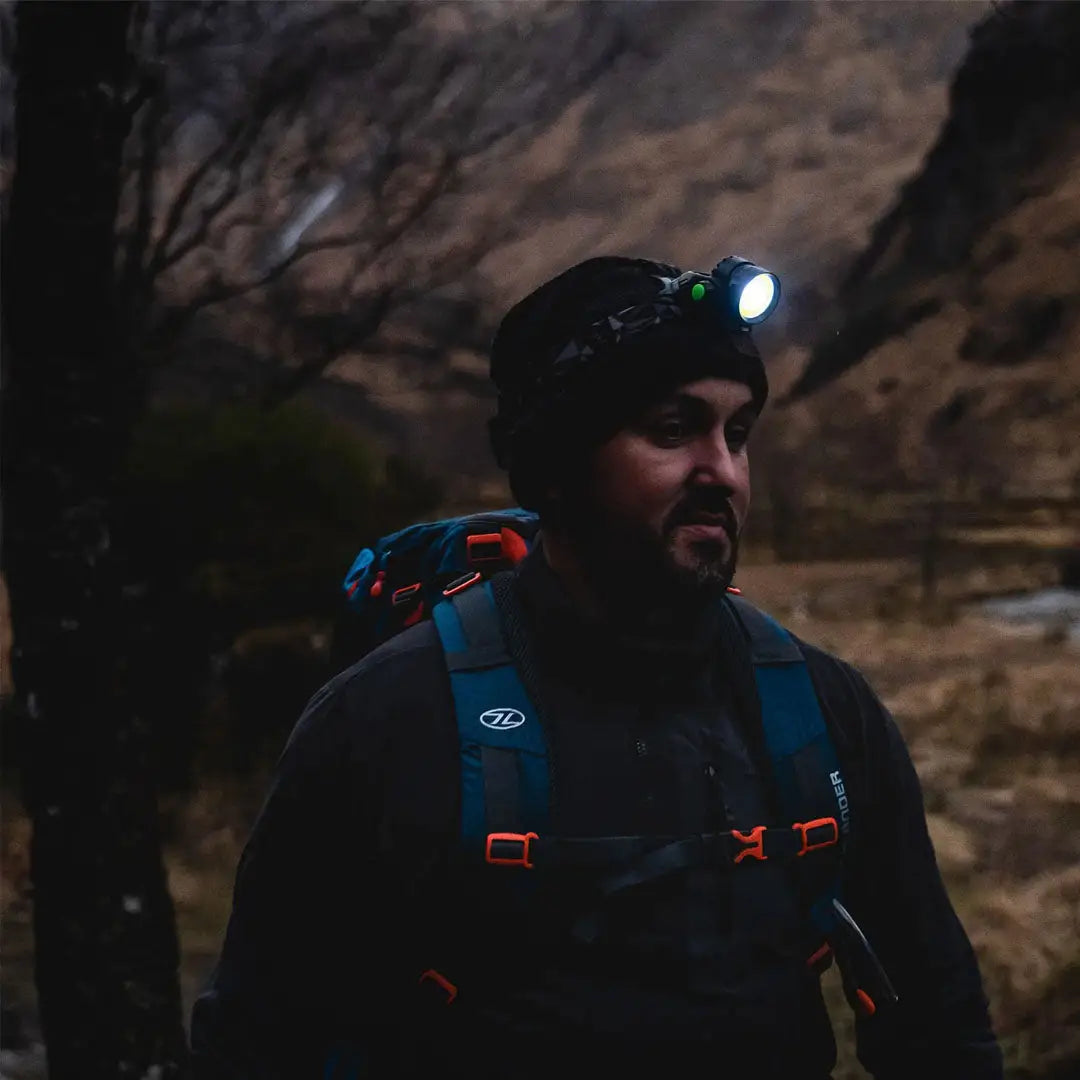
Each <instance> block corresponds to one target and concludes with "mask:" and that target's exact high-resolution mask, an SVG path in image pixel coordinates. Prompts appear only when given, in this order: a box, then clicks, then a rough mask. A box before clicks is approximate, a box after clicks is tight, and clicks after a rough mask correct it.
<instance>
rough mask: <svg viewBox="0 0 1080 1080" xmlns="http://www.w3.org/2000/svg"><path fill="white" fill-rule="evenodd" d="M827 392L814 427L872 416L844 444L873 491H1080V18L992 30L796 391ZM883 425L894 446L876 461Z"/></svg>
mask: <svg viewBox="0 0 1080 1080" xmlns="http://www.w3.org/2000/svg"><path fill="white" fill-rule="evenodd" d="M822 387H827V388H826V389H825V390H824V391H822V392H821V393H819V394H817V396H816V399H812V400H811V403H810V404H809V406H808V409H807V412H808V413H809V414H810V415H811V416H817V417H822V416H827V415H830V414H833V415H834V414H836V413H837V412H850V411H861V412H862V416H863V421H862V423H860V424H853V425H852V426H851V430H850V432H849V438H848V439H847V443H848V446H847V448H846V449H847V452H848V454H849V459H850V460H851V461H852V462H854V461H855V459H856V458H859V457H861V458H862V467H863V479H864V480H865V481H867V482H868V483H875V482H876V483H884V484H889V483H891V484H900V485H902V484H904V483H905V482H911V483H915V482H918V481H919V480H920V479H923V478H925V476H926V475H927V473H928V472H935V471H936V472H938V473H939V474H945V475H946V477H947V479H948V480H950V481H951V482H953V483H954V484H956V485H959V486H967V487H968V488H969V489H970V491H971V493H973V494H981V495H994V494H998V493H1002V494H1022V495H1036V496H1039V495H1041V496H1065V497H1067V496H1069V495H1073V496H1076V495H1080V439H1077V432H1078V431H1080V6H1078V5H1076V4H1059V3H1031V4H1023V5H1019V6H1016V7H1012V8H1005V9H1002V10H1001V11H999V12H998V13H997V14H995V16H994V17H992V18H990V19H988V20H987V21H986V22H985V23H984V24H982V25H980V26H979V27H978V28H977V29H976V32H975V33H974V35H973V38H972V43H971V50H970V52H969V54H968V56H967V57H966V59H965V61H964V63H963V65H962V66H961V68H960V70H959V71H958V73H957V76H956V78H955V80H954V82H953V85H952V88H951V92H950V97H949V115H948V119H947V121H946V122H945V124H944V125H943V126H942V128H941V132H940V134H939V136H938V138H937V139H936V141H935V143H934V146H933V148H932V149H931V151H930V153H929V154H928V155H927V157H926V160H925V162H924V163H923V165H922V167H921V169H920V170H919V172H918V174H917V175H916V176H915V177H914V178H913V179H912V180H910V181H909V182H908V183H906V184H905V185H904V187H903V188H902V190H901V192H900V195H899V198H898V199H897V200H896V202H895V205H894V206H893V207H892V208H891V210H890V211H889V212H888V213H887V214H886V215H884V216H883V217H882V219H881V220H880V222H879V223H878V224H877V226H876V227H875V229H874V231H873V233H872V235H871V238H870V242H869V244H868V245H867V246H866V247H865V248H864V250H863V251H862V253H861V254H860V255H859V257H858V258H857V259H856V260H855V261H854V263H853V264H852V266H851V268H850V270H849V271H848V273H847V274H846V276H845V279H844V281H843V283H842V285H841V288H840V292H839V297H838V304H837V305H836V311H835V318H834V320H833V325H831V326H829V327H828V328H827V329H826V330H825V332H823V333H822V334H821V335H820V336H819V337H818V338H817V340H816V341H815V344H814V347H813V350H812V353H811V355H810V359H809V362H808V363H807V365H806V367H805V369H804V370H803V372H802V374H801V376H800V378H799V379H798V381H797V383H796V385H795V387H794V388H793V392H792V396H793V397H794V398H800V397H803V396H805V395H807V394H811V393H813V392H815V391H819V390H820V389H821V388H822ZM871 423H872V424H873V425H875V426H876V427H877V428H878V431H879V432H887V433H888V435H887V437H886V438H879V439H878V440H876V441H875V445H876V446H877V447H879V448H880V449H881V451H882V453H881V454H880V455H878V456H877V457H876V458H875V459H874V460H867V458H866V455H865V452H864V451H865V446H864V447H863V450H862V451H860V449H859V448H858V447H857V445H856V444H857V443H858V442H859V441H860V438H861V434H862V431H863V430H865V427H866V426H867V425H869V424H871ZM840 438H841V440H842V439H843V433H842V432H841V433H840ZM890 449H891V450H892V453H890V452H889V451H890Z"/></svg>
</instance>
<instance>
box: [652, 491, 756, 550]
mask: <svg viewBox="0 0 1080 1080" xmlns="http://www.w3.org/2000/svg"><path fill="white" fill-rule="evenodd" d="M705 518H707V519H709V524H718V525H723V527H724V528H725V529H726V530H727V534H728V536H729V537H731V538H732V539H734V538H735V536H736V535H737V531H738V524H737V522H736V519H735V511H734V510H733V509H732V507H731V503H730V502H729V501H728V493H727V492H726V491H724V490H723V489H719V488H706V489H703V490H702V491H700V492H699V493H696V494H695V495H693V496H691V497H689V498H687V499H684V500H683V501H682V502H680V503H679V504H678V505H677V506H676V507H675V508H674V509H673V510H672V511H671V513H670V514H669V515H668V517H667V521H666V522H665V523H664V532H665V534H667V533H670V532H672V530H674V529H677V528H678V527H679V526H680V525H693V524H696V523H699V522H701V521H702V520H703V519H705Z"/></svg>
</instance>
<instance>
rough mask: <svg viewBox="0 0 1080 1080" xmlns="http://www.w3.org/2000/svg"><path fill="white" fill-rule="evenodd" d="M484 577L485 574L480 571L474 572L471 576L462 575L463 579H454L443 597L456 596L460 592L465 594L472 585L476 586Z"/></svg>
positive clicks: (444, 591) (444, 590)
mask: <svg viewBox="0 0 1080 1080" xmlns="http://www.w3.org/2000/svg"><path fill="white" fill-rule="evenodd" d="M482 577H483V574H481V573H480V571H479V570H474V571H473V572H472V573H471V574H462V575H461V577H458V578H454V580H453V581H451V582H450V584H449V585H447V586H446V588H445V589H443V596H455V595H456V594H457V593H459V592H464V591H465V590H466V589H467V588H468V587H469V586H470V585H475V584H476V583H477V582H478V581H479V580H480V579H481V578H482Z"/></svg>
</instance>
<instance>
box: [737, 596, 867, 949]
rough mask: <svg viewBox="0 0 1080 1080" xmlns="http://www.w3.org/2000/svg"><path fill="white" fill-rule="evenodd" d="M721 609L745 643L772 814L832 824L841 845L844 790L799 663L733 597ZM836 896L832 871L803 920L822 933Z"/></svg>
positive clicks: (791, 643)
mask: <svg viewBox="0 0 1080 1080" xmlns="http://www.w3.org/2000/svg"><path fill="white" fill-rule="evenodd" d="M728 602H729V603H730V604H731V606H732V608H733V609H734V611H735V613H736V615H737V616H738V619H739V621H740V623H741V624H742V626H743V629H744V630H745V632H746V636H747V638H748V639H749V642H750V659H751V662H752V664H753V668H754V683H755V685H756V686H757V692H758V697H759V699H760V701H761V724H762V728H763V730H764V735H765V748H766V751H767V752H768V755H769V758H770V760H771V763H772V772H773V777H774V779H775V783H776V787H777V799H778V802H779V806H780V810H781V812H782V813H783V814H785V815H786V816H787V817H789V818H790V819H791V821H792V822H803V823H805V822H808V821H813V820H817V819H820V818H830V817H831V818H834V819H835V820H836V823H837V827H838V830H839V832H840V836H841V839H843V837H845V836H846V835H847V834H848V832H849V831H850V826H851V813H850V806H849V801H848V796H847V790H846V785H845V784H844V779H843V774H842V773H841V770H840V761H839V758H838V757H837V754H836V749H835V747H834V746H833V742H832V739H831V738H830V736H829V731H828V728H827V726H826V724H825V717H824V715H823V714H822V711H821V705H820V703H819V702H818V697H817V693H816V691H815V690H814V685H813V683H812V682H811V680H810V673H809V672H808V670H807V667H806V659H805V657H804V656H803V654H802V651H801V650H800V649H799V646H798V645H797V644H796V643H795V640H794V639H793V638H792V636H791V634H790V633H788V631H787V630H785V629H784V628H783V627H782V626H781V625H780V624H779V623H778V622H776V620H775V619H773V618H772V617H771V616H769V615H766V614H765V612H763V611H761V610H759V609H758V608H756V607H754V606H753V604H750V603H749V602H748V601H746V600H745V599H743V598H742V597H741V596H736V595H731V594H729V595H728ZM841 848H842V845H841ZM838 892H839V874H838V868H837V869H836V870H833V871H832V872H830V873H828V874H827V875H823V877H822V878H821V879H819V880H817V881H815V882H813V883H812V884H811V887H810V893H811V894H810V895H809V896H808V897H807V899H808V900H809V907H810V916H811V919H812V921H813V923H814V924H815V926H816V927H817V928H818V930H819V931H821V932H822V933H826V932H828V931H829V930H831V929H832V928H833V926H834V924H835V915H834V912H833V907H832V901H833V899H834V898H835V897H836V896H837V894H838Z"/></svg>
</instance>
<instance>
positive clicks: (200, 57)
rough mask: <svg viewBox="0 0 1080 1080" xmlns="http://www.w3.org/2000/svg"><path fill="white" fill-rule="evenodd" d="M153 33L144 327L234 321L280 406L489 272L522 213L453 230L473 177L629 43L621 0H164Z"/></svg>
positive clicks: (133, 265) (130, 259)
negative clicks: (489, 258) (443, 291)
mask: <svg viewBox="0 0 1080 1080" xmlns="http://www.w3.org/2000/svg"><path fill="white" fill-rule="evenodd" d="M142 41H143V56H144V78H143V88H142V100H141V103H140V105H141V107H140V109H139V112H138V116H137V119H136V128H135V135H134V137H133V138H132V139H131V140H130V141H129V147H128V185H127V188H126V191H125V199H124V203H123V212H122V216H121V223H122V232H123V243H122V245H121V247H120V258H121V261H122V266H121V280H122V281H123V282H124V285H125V289H126V291H127V294H128V296H129V298H130V301H129V303H130V309H131V311H132V312H133V314H134V316H135V321H134V323H133V330H134V332H135V333H136V335H137V337H138V339H139V341H140V345H141V347H142V348H143V349H144V350H145V351H147V352H148V353H149V354H151V355H157V356H159V357H160V356H162V355H167V354H168V353H169V351H170V348H171V346H172V344H173V343H174V342H175V341H176V340H177V339H178V337H179V336H180V335H182V334H183V332H184V331H186V330H187V329H189V328H190V327H191V326H192V325H193V323H195V321H196V320H198V319H199V318H200V317H206V316H207V315H211V316H213V317H214V318H215V319H217V320H224V321H226V322H227V323H228V324H229V335H230V336H232V337H234V338H239V339H241V340H243V341H244V342H245V344H246V345H247V346H248V347H249V348H252V349H254V351H255V352H256V353H257V354H260V355H261V356H262V357H263V358H265V359H266V360H267V361H268V363H267V365H266V369H267V374H268V376H269V377H268V379H267V380H266V382H265V384H264V387H263V394H262V396H263V398H264V400H266V401H268V402H275V401H278V400H280V399H281V398H282V397H285V396H288V395H289V394H290V393H292V392H293V391H294V390H295V389H296V388H297V387H298V386H299V385H301V384H302V383H303V382H304V381H305V380H308V379H310V378H312V377H313V376H315V375H317V374H319V373H320V372H322V371H323V370H324V369H325V368H326V366H327V365H328V364H329V363H331V362H332V361H333V360H334V359H335V358H336V357H338V356H340V355H341V354H343V353H344V352H347V351H350V350H355V349H357V348H359V347H360V346H361V345H363V344H364V343H367V342H370V341H371V340H372V338H373V337H374V336H375V335H376V334H377V333H378V332H379V331H380V329H381V328H382V327H384V326H385V324H386V323H387V321H388V319H391V318H392V317H393V315H394V314H395V312H400V311H401V310H402V309H403V308H407V306H408V305H409V303H410V302H412V301H415V300H416V298H417V297H419V296H428V295H430V294H431V293H432V292H434V291H436V290H438V289H440V288H441V287H444V286H446V285H447V284H449V283H453V282H455V281H458V280H460V278H461V277H462V275H463V274H465V273H466V272H467V271H468V270H469V269H470V268H472V267H473V266H475V264H476V263H477V262H478V260H479V259H480V258H481V257H482V256H483V255H484V254H485V253H486V252H487V251H489V250H490V249H491V247H492V246H493V245H494V244H495V242H496V241H497V240H498V239H500V238H501V237H503V236H505V235H506V233H507V232H508V231H509V230H511V229H512V227H513V224H512V222H511V221H508V220H506V218H505V217H495V216H493V215H486V216H475V217H472V218H470V220H469V221H468V222H467V223H466V224H465V225H464V226H461V225H460V223H459V224H458V226H457V227H454V226H453V224H452V222H453V218H454V214H455V210H457V209H459V206H458V203H459V202H460V198H459V197H460V192H461V187H462V183H463V181H464V180H465V179H466V178H467V177H469V176H470V175H475V173H476V171H477V170H478V169H482V168H483V165H484V161H485V154H486V153H487V152H488V151H489V150H490V149H491V148H492V147H493V146H495V144H497V143H499V142H501V141H503V140H507V139H519V138H521V137H522V136H523V135H524V134H525V133H527V132H528V131H530V130H534V129H535V127H536V126H537V125H538V124H542V123H543V122H544V121H545V120H547V119H549V118H550V117H552V116H553V115H555V114H556V113H557V112H558V111H560V110H561V109H562V108H563V107H564V106H565V104H566V103H567V101H568V100H569V99H570V98H571V97H572V96H573V95H574V94H576V93H577V92H578V91H579V90H580V89H581V88H582V87H583V86H584V85H586V84H587V83H588V82H589V81H590V80H591V79H593V78H594V77H595V76H596V74H597V73H598V72H600V71H602V70H603V69H604V68H605V67H606V66H607V65H608V64H609V63H610V61H611V60H612V59H613V57H614V56H615V55H616V54H617V53H618V52H619V51H620V49H621V48H622V47H623V35H622V33H621V22H620V18H619V13H618V9H617V7H614V6H610V5H604V4H596V5H592V4H590V5H565V4H550V3H525V4H502V3H441V4H421V3H397V2H389V3H387V2H362V3H336V2H334V3H290V4H279V3H265V2H257V0H256V2H245V3H221V2H218V0H204V2H201V3H195V4H192V3H185V4H174V3H156V4H151V5H150V6H149V8H148V9H147V12H146V15H145V18H144V25H143V27H142Z"/></svg>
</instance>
